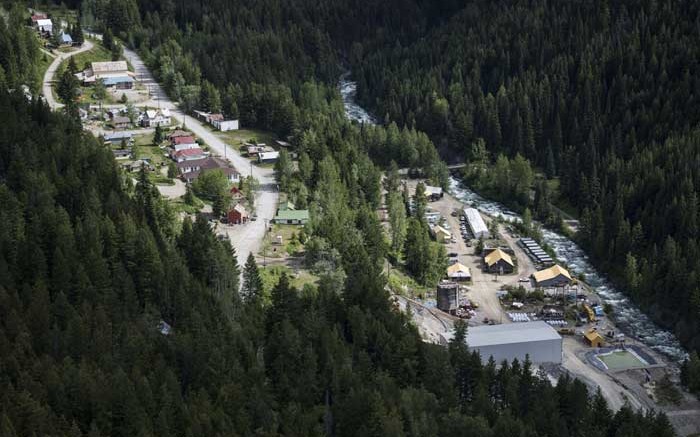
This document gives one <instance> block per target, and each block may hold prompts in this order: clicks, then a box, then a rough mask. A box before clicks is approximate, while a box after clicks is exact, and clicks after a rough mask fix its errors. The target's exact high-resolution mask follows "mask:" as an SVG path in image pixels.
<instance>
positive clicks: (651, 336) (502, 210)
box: [338, 74, 688, 361]
mask: <svg viewBox="0 0 700 437" xmlns="http://www.w3.org/2000/svg"><path fill="white" fill-rule="evenodd" d="M338 87H339V89H340V94H341V96H342V98H343V104H344V106H345V115H346V116H347V117H348V119H350V120H354V121H358V122H360V123H371V124H375V123H376V119H375V118H374V117H373V116H372V115H370V114H369V113H368V112H367V111H366V110H365V109H364V108H362V107H361V106H360V105H358V104H357V102H356V93H357V84H356V83H355V82H353V81H351V80H350V79H349V75H348V74H345V75H343V76H342V77H341V79H340V82H339V84H338ZM450 192H451V193H452V195H454V196H455V197H456V198H457V199H459V200H460V201H462V202H464V203H470V204H473V206H474V207H476V208H477V209H479V210H480V211H482V212H484V213H486V214H488V215H490V216H494V217H501V218H502V219H504V220H506V221H511V222H518V221H520V220H521V218H520V215H519V214H517V213H515V212H513V211H511V210H510V209H508V208H507V207H505V206H504V205H502V204H500V203H498V202H495V201H492V200H488V199H485V198H483V197H481V196H480V195H479V194H477V193H476V192H474V191H473V190H471V189H470V188H469V187H466V186H464V185H463V184H462V183H461V182H460V181H458V180H457V179H456V178H454V177H451V178H450ZM542 237H543V239H544V242H545V243H546V244H547V245H549V246H550V247H551V248H552V250H553V251H554V253H555V255H556V257H557V259H558V260H559V261H560V262H562V263H564V264H566V266H567V267H568V269H569V270H570V271H571V272H572V273H574V274H575V275H576V276H578V275H583V277H584V279H585V281H586V283H587V284H588V285H590V286H591V288H592V289H593V291H594V292H595V293H596V294H597V295H598V296H600V298H601V300H602V301H603V302H605V303H608V304H610V305H611V306H612V307H613V310H614V314H615V323H616V324H617V326H618V328H619V329H621V330H622V332H624V333H625V334H626V335H628V336H631V337H633V338H635V339H637V340H639V341H640V342H642V343H643V344H645V345H647V346H649V347H650V348H652V349H654V350H655V351H658V352H660V353H662V354H664V355H666V356H668V357H670V358H671V359H673V360H675V361H682V360H684V359H685V358H687V356H688V354H687V352H686V351H685V350H684V349H683V347H682V346H681V344H680V342H679V341H678V339H677V338H676V337H675V336H674V335H673V334H672V333H671V332H669V331H667V330H664V329H662V328H660V327H659V326H658V325H656V324H655V323H654V322H652V321H651V319H650V318H649V317H648V316H647V315H646V314H644V313H643V312H642V311H641V310H639V308H637V307H636V306H635V305H634V304H633V303H632V302H631V301H630V300H629V299H628V298H627V297H626V296H625V295H624V294H622V292H620V291H619V290H617V289H615V287H613V285H612V284H611V283H610V281H609V280H608V279H607V278H605V276H603V275H602V274H601V273H599V272H598V271H597V270H596V269H595V268H594V267H593V264H591V262H590V260H589V258H588V256H587V255H586V254H585V252H584V251H583V250H582V249H581V248H580V247H579V246H578V245H577V244H576V243H575V242H573V241H572V240H571V239H569V238H568V237H566V236H564V235H561V234H559V233H557V232H554V231H552V230H549V229H543V231H542Z"/></svg>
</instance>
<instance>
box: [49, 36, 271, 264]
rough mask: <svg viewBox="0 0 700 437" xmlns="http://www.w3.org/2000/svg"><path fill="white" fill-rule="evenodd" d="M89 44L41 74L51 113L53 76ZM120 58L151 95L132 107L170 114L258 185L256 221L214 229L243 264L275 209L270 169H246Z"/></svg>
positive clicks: (134, 58)
mask: <svg viewBox="0 0 700 437" xmlns="http://www.w3.org/2000/svg"><path fill="white" fill-rule="evenodd" d="M94 36H95V37H96V38H97V39H100V37H101V36H100V35H94ZM93 46H94V45H93V43H92V42H90V41H88V40H86V41H85V43H84V44H83V46H82V47H81V48H79V49H78V50H75V51H72V52H69V53H61V54H60V55H58V56H57V57H56V59H54V60H53V62H52V63H51V65H50V66H49V68H48V69H47V70H46V74H44V83H43V87H42V92H43V94H44V97H45V99H46V102H47V103H48V105H49V106H50V107H51V108H52V109H58V108H61V107H62V106H63V105H62V104H60V103H58V102H57V101H56V99H54V97H53V93H52V89H51V88H52V86H53V83H54V80H55V78H54V76H55V74H56V70H57V69H58V66H59V65H60V64H61V62H63V61H64V60H66V59H68V58H70V57H71V56H74V55H76V54H78V53H82V52H86V51H88V50H91V49H92V48H93ZM124 57H125V58H126V60H127V61H128V62H129V63H130V64H131V66H132V67H133V68H134V73H135V74H136V79H137V80H138V81H139V82H140V83H142V84H143V85H145V86H146V87H147V88H148V90H149V93H150V95H151V99H150V100H148V101H146V102H140V103H138V104H137V105H136V106H141V107H142V106H150V107H154V106H159V107H161V108H168V109H170V110H171V112H172V114H173V117H174V118H175V119H176V120H177V121H178V122H180V121H181V122H182V123H183V124H184V125H185V126H186V127H187V129H189V130H190V131H192V132H193V133H194V134H195V135H196V136H198V137H199V138H201V139H202V140H204V142H205V143H206V144H207V145H208V146H209V148H210V149H211V150H212V151H213V152H214V154H216V155H220V156H222V157H225V158H226V159H227V160H228V161H229V162H231V164H233V166H234V167H236V169H238V172H239V173H241V175H243V176H248V175H252V176H253V177H254V178H255V179H257V180H258V182H260V191H259V192H258V196H257V199H256V202H255V206H256V213H257V216H258V219H257V220H256V221H251V222H248V223H246V224H245V225H235V226H226V225H220V227H219V228H218V229H217V231H218V232H219V233H226V234H227V235H228V236H229V238H230V240H231V244H232V245H233V247H234V248H235V249H236V254H237V258H238V264H239V265H241V266H242V265H243V264H245V261H246V258H247V257H248V254H250V253H253V254H256V253H258V252H260V249H261V248H262V243H263V239H264V237H265V226H266V224H267V223H268V222H269V221H270V220H272V218H273V217H274V215H275V212H276V209H277V202H278V200H279V193H278V191H277V183H276V181H275V176H274V172H273V170H272V169H271V168H262V167H258V166H255V165H250V161H249V160H248V159H246V158H244V157H243V156H241V155H240V153H239V152H238V151H237V150H236V149H234V148H233V147H230V146H229V145H227V144H226V143H224V141H223V140H222V139H221V138H220V137H219V136H218V135H217V134H216V132H215V131H213V130H212V129H210V128H209V127H208V126H207V125H204V124H203V123H202V122H200V121H199V120H197V119H195V118H192V117H190V116H188V115H186V114H185V113H183V112H182V111H181V110H180V108H179V107H178V105H177V104H175V103H174V102H173V101H172V100H170V98H169V97H168V96H167V94H166V93H165V91H164V90H163V88H162V87H161V86H160V84H158V82H157V81H156V80H155V78H154V77H153V75H152V74H151V72H150V70H149V69H148V68H147V67H146V65H145V63H144V62H143V60H142V59H141V57H140V56H139V55H138V53H136V52H135V51H133V50H130V49H128V48H126V47H125V48H124ZM92 132H93V134H95V135H99V133H100V132H101V131H100V130H92Z"/></svg>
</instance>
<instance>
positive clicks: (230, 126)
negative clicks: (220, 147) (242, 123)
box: [212, 120, 238, 132]
mask: <svg viewBox="0 0 700 437" xmlns="http://www.w3.org/2000/svg"><path fill="white" fill-rule="evenodd" d="M212 124H213V125H214V127H215V128H217V129H218V130H220V131H221V132H228V131H230V130H238V120H219V121H215V122H213V123H212Z"/></svg>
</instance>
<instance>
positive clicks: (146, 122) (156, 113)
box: [141, 109, 171, 127]
mask: <svg viewBox="0 0 700 437" xmlns="http://www.w3.org/2000/svg"><path fill="white" fill-rule="evenodd" d="M170 117H171V114H170V110H169V109H162V110H155V109H149V110H147V111H145V112H144V114H143V118H142V119H141V126H143V127H156V126H161V127H162V126H169V125H170Z"/></svg>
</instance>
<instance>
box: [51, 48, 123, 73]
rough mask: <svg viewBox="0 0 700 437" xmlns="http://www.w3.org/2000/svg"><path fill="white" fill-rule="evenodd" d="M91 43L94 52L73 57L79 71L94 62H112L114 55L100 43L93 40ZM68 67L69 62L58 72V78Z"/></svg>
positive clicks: (64, 62)
mask: <svg viewBox="0 0 700 437" xmlns="http://www.w3.org/2000/svg"><path fill="white" fill-rule="evenodd" d="M91 42H92V43H93V47H92V50H88V51H87V52H82V53H78V54H77V55H75V56H73V58H74V59H75V65H77V66H78V69H81V70H82V69H83V68H85V67H86V66H89V65H90V63H92V62H104V61H111V60H112V54H111V53H110V52H109V50H107V49H106V48H104V46H103V45H102V43H101V42H100V41H98V40H94V39H93V40H91ZM67 66H68V60H65V61H63V62H62V63H61V65H60V66H59V67H58V69H57V70H56V76H57V77H60V74H61V73H62V72H63V70H64V69H65V68H66V67H67Z"/></svg>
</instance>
